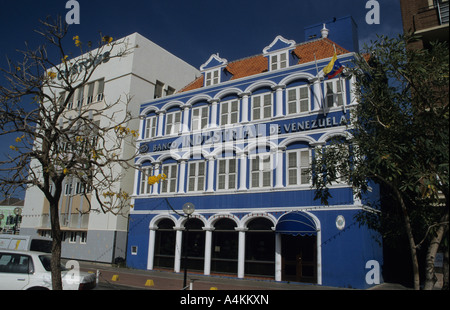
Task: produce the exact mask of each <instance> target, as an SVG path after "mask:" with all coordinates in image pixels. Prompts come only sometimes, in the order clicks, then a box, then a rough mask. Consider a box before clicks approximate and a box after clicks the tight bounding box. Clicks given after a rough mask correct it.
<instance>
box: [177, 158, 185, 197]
mask: <svg viewBox="0 0 450 310" xmlns="http://www.w3.org/2000/svg"><path fill="white" fill-rule="evenodd" d="M179 162H180V175H179V179H180V184H179V186H178V194H184V180H185V179H186V159H180V160H179Z"/></svg>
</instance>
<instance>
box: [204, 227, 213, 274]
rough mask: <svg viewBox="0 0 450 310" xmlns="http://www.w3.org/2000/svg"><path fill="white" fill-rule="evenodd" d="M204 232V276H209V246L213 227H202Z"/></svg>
mask: <svg viewBox="0 0 450 310" xmlns="http://www.w3.org/2000/svg"><path fill="white" fill-rule="evenodd" d="M203 230H204V231H205V265H204V274H205V275H207V276H208V275H210V274H211V246H212V232H213V230H214V227H203Z"/></svg>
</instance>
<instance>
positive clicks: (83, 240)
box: [80, 231, 87, 244]
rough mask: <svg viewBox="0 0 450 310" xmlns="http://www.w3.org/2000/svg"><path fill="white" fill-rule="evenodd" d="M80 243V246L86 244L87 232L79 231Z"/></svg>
mask: <svg viewBox="0 0 450 310" xmlns="http://www.w3.org/2000/svg"><path fill="white" fill-rule="evenodd" d="M80 243H81V244H86V243H87V231H80Z"/></svg>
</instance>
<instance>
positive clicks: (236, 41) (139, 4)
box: [0, 0, 402, 197]
mask: <svg viewBox="0 0 450 310" xmlns="http://www.w3.org/2000/svg"><path fill="white" fill-rule="evenodd" d="M66 2H67V0H40V1H37V0H34V1H31V0H0V38H1V44H0V67H5V66H6V61H5V60H6V56H9V57H10V58H12V59H17V56H18V54H17V53H16V52H15V50H16V49H23V48H24V46H25V44H24V42H25V41H27V42H28V43H29V46H30V47H36V46H37V45H38V44H40V41H39V35H38V34H36V33H34V31H33V30H34V29H37V28H39V27H40V25H39V22H38V20H39V19H45V18H46V16H49V15H50V16H53V17H54V16H56V15H57V14H60V15H61V16H64V17H65V16H66V14H67V12H68V11H69V10H68V9H66V8H65V6H66ZM366 2H367V1H366V0H323V1H320V0H278V1H269V0H226V1H216V0H147V1H143V0H126V1H118V0H109V1H104V0H102V1H99V0H78V3H79V5H80V24H79V25H71V26H70V27H69V35H68V37H69V41H71V39H72V37H73V36H74V35H78V36H79V37H80V39H81V40H82V41H83V42H87V41H93V42H96V41H98V38H99V33H100V32H101V33H103V34H104V35H109V36H112V37H113V38H121V37H124V36H127V35H129V34H131V33H134V32H138V33H140V34H141V35H143V36H145V37H147V38H148V39H150V40H151V41H153V42H154V43H156V44H158V45H160V46H162V47H163V48H165V49H166V50H168V51H169V52H171V53H172V54H174V55H176V56H178V57H179V58H181V59H183V60H185V61H187V62H188V63H190V64H191V65H193V66H194V67H196V68H199V67H200V66H201V65H202V64H203V63H204V62H205V61H206V60H207V59H208V58H209V56H210V55H211V54H213V53H220V56H221V57H224V58H226V59H228V60H229V61H233V60H236V59H240V58H244V57H247V56H251V55H256V54H260V53H261V52H262V49H263V48H264V47H266V46H267V45H269V44H270V43H271V42H272V41H273V39H274V38H275V37H276V36H277V35H282V36H283V37H285V38H286V39H289V40H294V41H296V42H297V43H300V42H303V41H304V40H305V38H304V37H303V29H304V27H305V26H309V25H313V24H317V23H322V22H325V21H329V20H332V19H333V18H334V17H337V18H339V17H343V16H348V15H351V16H352V17H353V19H354V20H355V22H356V23H357V25H358V33H359V41H360V45H362V44H363V43H365V42H367V43H368V42H369V41H370V40H373V39H375V38H376V34H386V35H390V36H393V35H397V34H399V33H401V32H402V22H401V13H400V1H399V0H378V3H379V4H380V24H379V25H368V24H367V23H366V21H365V18H366V14H367V12H368V9H366V8H365V6H366ZM68 43H71V44H73V42H68ZM0 83H3V80H2V79H1V77H0ZM0 140H1V141H0V156H3V155H2V154H4V153H7V152H8V151H9V145H10V144H11V143H10V142H9V141H7V140H5V138H3V139H2V138H0ZM0 197H1V193H0Z"/></svg>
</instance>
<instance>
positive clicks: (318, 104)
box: [313, 79, 323, 111]
mask: <svg viewBox="0 0 450 310" xmlns="http://www.w3.org/2000/svg"><path fill="white" fill-rule="evenodd" d="M313 97H314V108H313V111H319V110H320V109H321V108H322V98H323V97H322V87H321V86H320V79H316V80H315V81H314V84H313Z"/></svg>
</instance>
